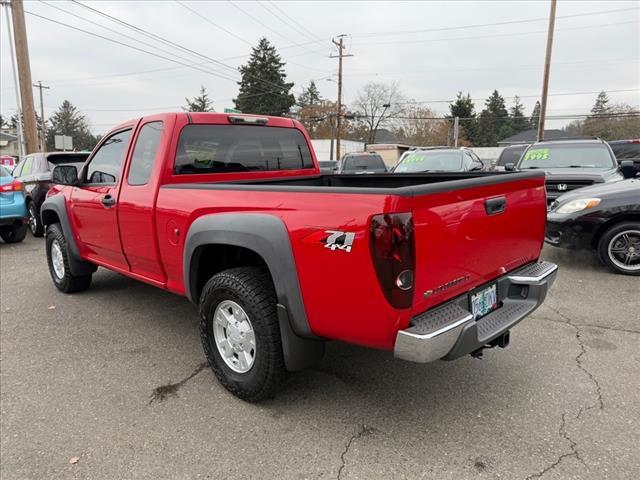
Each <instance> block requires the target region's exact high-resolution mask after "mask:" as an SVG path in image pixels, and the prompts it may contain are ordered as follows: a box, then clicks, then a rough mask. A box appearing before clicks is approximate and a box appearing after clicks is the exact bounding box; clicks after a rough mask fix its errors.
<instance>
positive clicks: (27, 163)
mask: <svg viewBox="0 0 640 480" xmlns="http://www.w3.org/2000/svg"><path fill="white" fill-rule="evenodd" d="M32 165H33V157H27V158H25V159H24V165H23V166H22V171H21V172H20V176H21V177H24V176H25V175H30V174H31V166H32Z"/></svg>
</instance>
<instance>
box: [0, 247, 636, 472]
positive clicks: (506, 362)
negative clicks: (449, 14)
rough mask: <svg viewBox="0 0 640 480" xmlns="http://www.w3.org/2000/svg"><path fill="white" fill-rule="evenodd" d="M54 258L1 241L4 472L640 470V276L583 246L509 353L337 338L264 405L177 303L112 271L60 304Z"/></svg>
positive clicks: (550, 252) (566, 255)
mask: <svg viewBox="0 0 640 480" xmlns="http://www.w3.org/2000/svg"><path fill="white" fill-rule="evenodd" d="M44 257H45V255H44V248H43V241H42V240H41V239H34V238H32V237H30V236H29V237H27V240H26V241H25V242H24V243H23V244H17V245H6V244H1V245H0V262H1V267H2V268H1V277H0V283H1V324H0V328H1V330H0V337H1V339H0V347H1V348H0V368H1V372H0V383H1V384H0V387H1V397H0V399H1V408H2V417H1V431H2V432H1V433H2V435H1V445H0V447H1V454H2V464H1V470H0V476H1V477H2V478H3V479H7V480H8V479H23V478H154V479H155V478H180V479H182V478H215V479H223V478H293V479H304V478H309V479H318V478H326V479H329V478H343V479H348V478H411V479H413V478H438V479H449V478H450V479H461V478H505V479H526V478H540V477H542V478H545V479H547V478H548V479H553V478H594V479H596V478H598V479H600V478H612V479H626V478H628V479H632V478H633V479H635V478H638V476H640V457H639V456H638V452H637V445H638V444H640V428H639V427H640V424H639V422H640V420H639V419H640V391H639V388H638V383H639V379H640V375H639V373H638V371H639V367H640V349H638V345H639V344H640V310H639V309H638V308H637V305H638V285H639V283H640V280H639V279H638V278H637V277H636V278H634V277H625V276H620V275H614V274H611V273H609V272H608V271H607V270H606V269H605V268H604V267H602V266H600V264H599V263H598V262H597V261H596V260H595V259H594V258H593V257H592V256H591V254H589V253H584V254H583V253H572V252H567V251H561V250H556V249H552V248H546V249H545V250H544V252H543V257H544V258H545V259H547V260H551V261H554V262H556V263H558V264H559V265H560V272H559V275H558V279H557V281H556V284H555V285H554V287H553V289H552V291H551V294H550V296H549V297H548V298H547V301H546V303H545V305H543V307H541V308H540V309H539V310H538V311H536V312H535V313H534V314H533V315H532V316H531V317H529V318H527V319H525V320H524V321H523V323H522V324H520V325H519V326H518V327H516V328H515V329H514V330H513V331H512V338H511V345H510V347H509V348H507V349H506V350H498V351H496V350H490V351H487V352H486V353H485V355H484V358H483V359H482V360H475V359H472V358H470V357H467V358H463V359H460V360H458V361H456V362H452V363H445V362H437V363H434V364H428V365H417V364H411V363H406V362H401V361H396V360H394V359H393V357H392V355H391V354H390V353H386V352H377V351H371V350H367V349H363V348H358V347H353V346H348V345H344V344H338V343H334V344H330V345H329V346H328V349H327V355H326V356H325V358H324V360H323V362H322V363H321V364H320V365H319V366H318V367H316V368H314V369H312V370H308V371H304V372H301V373H298V374H295V375H292V376H291V377H290V379H289V380H288V385H287V388H286V389H285V391H284V392H282V393H281V394H280V395H279V396H278V397H277V398H276V399H274V400H269V401H266V402H263V403H260V404H258V405H252V404H247V403H244V402H242V401H240V400H238V399H237V398H235V397H233V396H232V395H231V394H229V393H228V392H227V391H226V390H224V389H223V388H222V387H221V386H220V385H219V384H218V383H217V382H216V380H215V378H214V377H213V374H212V373H211V371H210V370H209V368H208V367H206V368H203V362H204V355H203V352H202V348H201V345H200V339H199V335H198V329H197V322H198V317H197V313H196V309H195V308H194V307H193V306H192V305H191V304H189V303H188V302H187V301H186V300H185V299H182V298H180V297H177V296H174V295H171V294H168V293H164V292H162V291H160V290H157V289H155V288H153V287H150V286H146V285H144V284H141V283H138V282H136V281H134V280H130V279H127V278H124V277H122V276H120V275H117V274H115V273H112V272H108V271H105V270H102V269H101V270H99V272H98V273H97V274H96V275H95V276H94V283H93V286H92V288H91V289H90V290H89V291H87V292H84V293H81V294H75V295H72V296H65V295H63V294H61V293H59V292H58V291H57V290H56V289H55V288H54V287H53V285H52V284H51V281H50V279H49V274H48V271H47V269H46V264H45V258H44ZM74 457H75V458H77V459H78V461H77V463H75V464H71V463H70V459H72V458H74Z"/></svg>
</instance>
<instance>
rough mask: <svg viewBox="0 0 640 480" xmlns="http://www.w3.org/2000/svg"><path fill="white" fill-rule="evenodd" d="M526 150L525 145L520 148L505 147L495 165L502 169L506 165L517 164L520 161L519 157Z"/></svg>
mask: <svg viewBox="0 0 640 480" xmlns="http://www.w3.org/2000/svg"><path fill="white" fill-rule="evenodd" d="M526 149H527V145H523V146H522V147H511V148H510V147H506V148H505V149H504V150H503V151H502V153H501V154H500V157H498V161H497V162H496V165H498V166H500V167H504V166H505V165H506V164H507V163H513V164H516V163H518V160H520V157H521V156H522V152H524V151H525V150H526Z"/></svg>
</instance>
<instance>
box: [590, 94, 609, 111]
mask: <svg viewBox="0 0 640 480" xmlns="http://www.w3.org/2000/svg"><path fill="white" fill-rule="evenodd" d="M591 113H593V114H594V115H603V114H605V113H609V96H608V95H607V92H605V91H602V92H600V93H599V94H598V96H597V97H596V103H594V104H593V108H592V109H591Z"/></svg>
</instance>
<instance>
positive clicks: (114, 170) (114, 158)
mask: <svg viewBox="0 0 640 480" xmlns="http://www.w3.org/2000/svg"><path fill="white" fill-rule="evenodd" d="M130 137H131V130H124V131H122V132H118V133H116V134H114V135H112V136H111V137H109V138H108V139H107V140H106V141H105V142H104V143H103V144H102V145H101V146H100V148H99V149H98V151H97V152H96V153H95V155H94V156H93V158H92V159H91V160H90V161H89V165H87V170H86V173H85V181H86V183H97V184H100V183H105V184H115V183H117V182H118V177H119V175H120V169H121V167H122V162H123V161H124V157H125V155H126V153H127V146H128V145H129V138H130Z"/></svg>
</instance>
